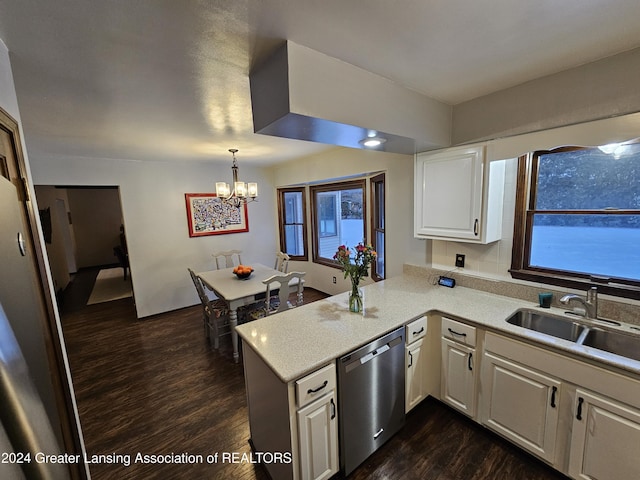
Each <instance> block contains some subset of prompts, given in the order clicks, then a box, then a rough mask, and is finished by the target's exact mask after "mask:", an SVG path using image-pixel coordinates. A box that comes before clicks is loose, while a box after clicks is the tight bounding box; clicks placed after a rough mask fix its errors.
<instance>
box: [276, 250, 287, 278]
mask: <svg viewBox="0 0 640 480" xmlns="http://www.w3.org/2000/svg"><path fill="white" fill-rule="evenodd" d="M273 268H274V269H276V270H278V271H279V272H282V273H287V272H288V271H289V255H287V254H286V253H282V252H278V253H276V265H275V266H274V267H273Z"/></svg>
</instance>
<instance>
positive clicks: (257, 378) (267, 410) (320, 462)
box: [243, 345, 340, 480]
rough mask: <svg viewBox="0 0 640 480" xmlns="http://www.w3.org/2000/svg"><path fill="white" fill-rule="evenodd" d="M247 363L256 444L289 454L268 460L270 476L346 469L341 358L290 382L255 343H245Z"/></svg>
mask: <svg viewBox="0 0 640 480" xmlns="http://www.w3.org/2000/svg"><path fill="white" fill-rule="evenodd" d="M243 364H244V374H245V386H246V390H247V403H248V407H249V408H248V410H249V427H250V431H251V439H250V442H251V446H252V449H253V450H254V451H256V452H265V453H267V452H269V453H272V454H273V456H274V458H284V459H285V461H274V462H265V463H263V466H264V468H265V469H266V470H267V472H268V473H269V477H270V478H274V479H278V480H314V479H326V478H330V477H332V476H333V475H335V474H336V473H337V472H338V471H339V470H340V459H339V456H338V455H339V450H338V411H337V401H336V399H337V376H336V365H335V363H333V362H332V363H330V364H328V365H325V366H324V367H322V368H319V369H318V370H315V371H314V372H312V373H310V374H308V375H306V376H304V377H302V378H300V379H298V380H295V381H292V382H288V383H285V382H283V381H282V380H281V379H280V378H279V377H278V376H277V375H276V374H275V373H274V371H273V370H272V369H271V367H270V366H269V365H267V364H266V363H265V362H264V361H263V360H262V358H261V357H260V356H259V355H258V354H257V353H256V352H255V351H254V350H253V349H252V348H251V346H249V345H244V348H243ZM287 454H288V455H289V456H288V457H287ZM286 459H288V460H289V461H287V460H286Z"/></svg>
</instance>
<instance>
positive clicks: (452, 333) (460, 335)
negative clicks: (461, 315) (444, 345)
mask: <svg viewBox="0 0 640 480" xmlns="http://www.w3.org/2000/svg"><path fill="white" fill-rule="evenodd" d="M447 330H449V333H450V334H451V335H458V336H459V337H466V336H467V334H466V333H460V332H456V331H455V330H453V329H451V327H449V328H447Z"/></svg>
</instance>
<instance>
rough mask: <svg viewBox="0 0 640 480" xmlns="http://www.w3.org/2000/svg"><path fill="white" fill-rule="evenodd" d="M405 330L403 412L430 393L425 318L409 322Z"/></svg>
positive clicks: (427, 337) (428, 354) (429, 362)
mask: <svg viewBox="0 0 640 480" xmlns="http://www.w3.org/2000/svg"><path fill="white" fill-rule="evenodd" d="M405 330H406V331H405V338H406V342H407V345H406V347H405V366H406V372H405V382H406V383H405V412H408V411H409V410H411V409H412V408H413V407H415V406H416V405H418V403H420V402H421V401H422V400H424V399H425V398H427V396H429V394H430V393H431V388H430V385H429V383H430V382H429V377H428V376H429V371H428V369H429V367H430V364H431V363H432V362H431V361H430V360H431V359H430V358H429V356H430V352H429V351H428V350H429V348H430V345H429V339H430V337H429V336H427V317H424V316H423V317H420V318H418V319H416V320H414V321H412V322H410V323H409V324H407V325H406V326H405ZM430 330H433V328H431V329H430Z"/></svg>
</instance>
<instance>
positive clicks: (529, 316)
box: [507, 309, 640, 361]
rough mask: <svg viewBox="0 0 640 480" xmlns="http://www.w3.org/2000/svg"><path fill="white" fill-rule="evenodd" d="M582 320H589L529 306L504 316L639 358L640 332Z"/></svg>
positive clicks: (548, 332) (520, 324) (531, 327)
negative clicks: (602, 325) (546, 311)
mask: <svg viewBox="0 0 640 480" xmlns="http://www.w3.org/2000/svg"><path fill="white" fill-rule="evenodd" d="M585 321H588V322H590V323H589V324H585V323H581V322H578V321H574V320H572V319H571V318H566V317H561V316H555V315H551V314H546V313H542V312H539V311H537V310H529V309H521V310H517V311H516V312H515V313H514V314H513V315H511V317H509V318H508V319H507V323H510V324H511V325H516V326H518V327H523V328H526V329H529V330H534V331H536V332H540V333H544V334H546V335H551V336H553V337H557V338H562V339H564V340H569V341H571V342H575V343H576V344H578V345H584V346H586V347H592V348H596V349H598V350H604V351H605V352H609V353H613V354H615V355H620V356H623V357H626V358H631V359H633V360H639V361H640V335H634V334H631V333H624V332H620V331H617V330H609V329H605V328H601V327H599V326H597V325H596V324H592V323H593V322H601V320H586V319H585Z"/></svg>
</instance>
